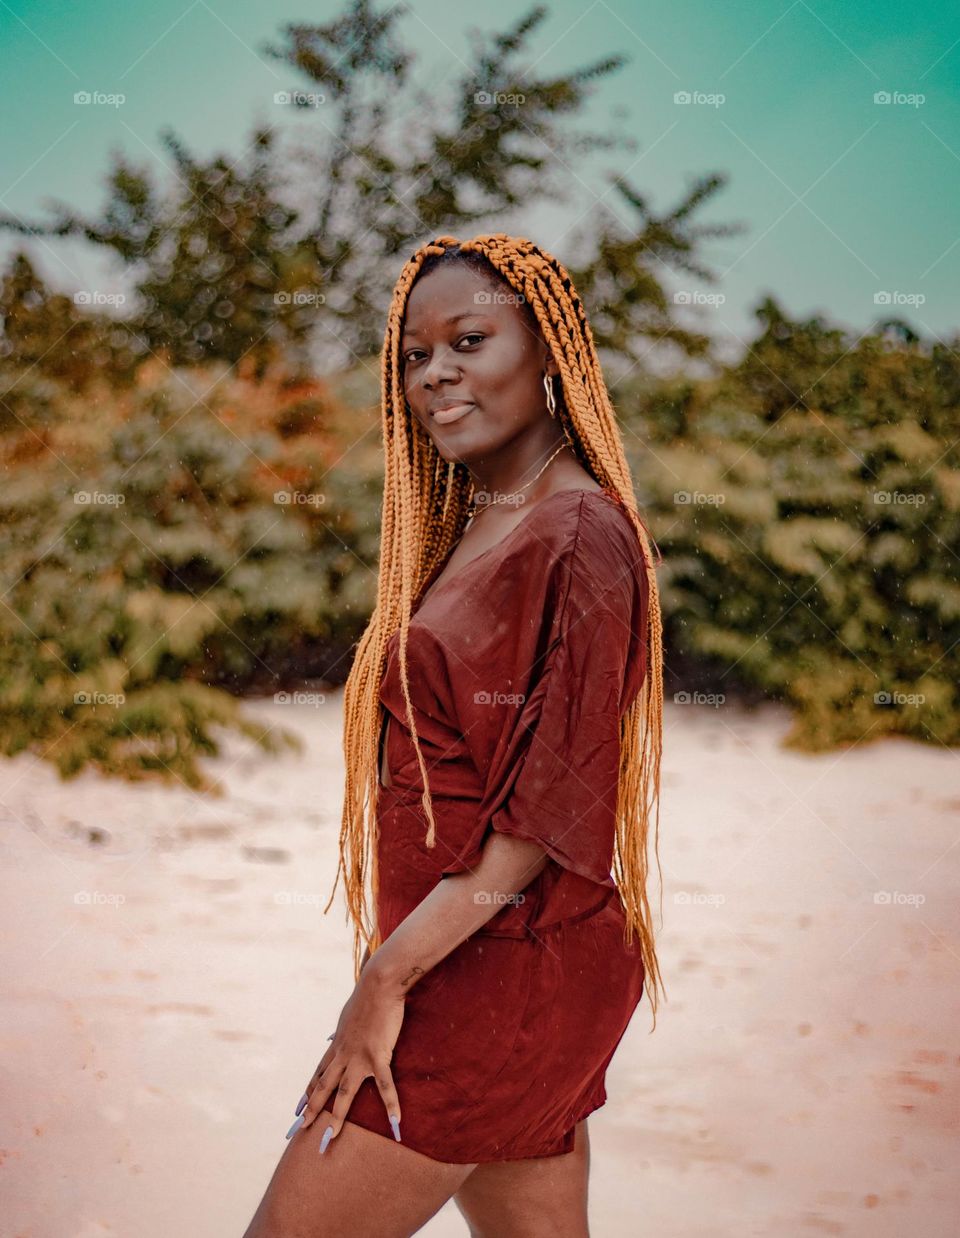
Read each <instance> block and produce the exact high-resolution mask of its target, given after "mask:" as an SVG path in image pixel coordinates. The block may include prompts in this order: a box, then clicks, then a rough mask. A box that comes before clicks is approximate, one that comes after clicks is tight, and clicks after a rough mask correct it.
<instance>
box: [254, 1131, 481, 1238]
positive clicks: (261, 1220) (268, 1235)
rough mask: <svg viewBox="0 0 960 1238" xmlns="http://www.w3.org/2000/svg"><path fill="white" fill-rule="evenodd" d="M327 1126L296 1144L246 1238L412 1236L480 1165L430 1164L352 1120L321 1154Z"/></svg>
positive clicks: (272, 1181)
mask: <svg viewBox="0 0 960 1238" xmlns="http://www.w3.org/2000/svg"><path fill="white" fill-rule="evenodd" d="M321 1125H322V1124H321V1123H319V1122H315V1123H314V1124H313V1125H312V1126H311V1127H310V1129H309V1130H306V1131H298V1132H297V1133H296V1134H295V1135H294V1136H293V1138H292V1139H291V1140H290V1142H289V1144H288V1145H287V1148H286V1151H285V1152H284V1153H283V1155H282V1156H281V1158H280V1163H279V1164H278V1165H277V1167H276V1169H275V1170H274V1173H273V1177H272V1178H271V1179H270V1183H269V1185H268V1187H267V1190H266V1193H265V1194H264V1196H263V1199H262V1200H261V1201H260V1206H259V1207H258V1208H257V1211H256V1213H255V1215H254V1218H253V1220H252V1221H251V1222H250V1224H249V1226H248V1227H247V1231H246V1233H245V1234H244V1238H356V1235H358V1234H363V1235H364V1238H409V1235H411V1234H415V1233H416V1232H417V1230H418V1229H420V1227H421V1226H423V1225H425V1224H426V1222H427V1221H428V1220H429V1219H430V1217H432V1216H433V1215H434V1213H435V1212H438V1211H439V1210H440V1208H442V1207H443V1205H444V1204H445V1203H446V1201H447V1200H448V1199H449V1198H450V1197H451V1195H453V1193H454V1192H455V1191H456V1189H457V1187H458V1186H460V1184H461V1183H462V1182H463V1181H464V1179H465V1178H466V1177H467V1176H468V1175H469V1174H470V1173H471V1171H472V1170H473V1169H474V1168H475V1166H474V1165H453V1164H447V1163H446V1162H444V1161H435V1160H432V1159H431V1158H430V1157H429V1156H424V1155H422V1153H420V1152H414V1150H413V1149H412V1148H405V1147H404V1146H403V1144H402V1143H396V1142H395V1141H394V1140H392V1139H384V1137H383V1136H382V1135H376V1134H374V1133H373V1131H368V1130H366V1129H365V1128H364V1127H362V1126H357V1125H356V1124H355V1123H353V1122H351V1121H350V1120H349V1119H347V1121H346V1122H345V1123H344V1125H343V1129H342V1130H341V1132H340V1134H339V1135H338V1136H337V1138H336V1139H334V1140H333V1141H332V1142H331V1143H330V1145H329V1147H328V1148H327V1150H326V1152H325V1153H324V1154H323V1156H320V1155H319V1152H318V1149H319V1147H320V1138H321V1136H322V1134H323V1131H322V1129H321Z"/></svg>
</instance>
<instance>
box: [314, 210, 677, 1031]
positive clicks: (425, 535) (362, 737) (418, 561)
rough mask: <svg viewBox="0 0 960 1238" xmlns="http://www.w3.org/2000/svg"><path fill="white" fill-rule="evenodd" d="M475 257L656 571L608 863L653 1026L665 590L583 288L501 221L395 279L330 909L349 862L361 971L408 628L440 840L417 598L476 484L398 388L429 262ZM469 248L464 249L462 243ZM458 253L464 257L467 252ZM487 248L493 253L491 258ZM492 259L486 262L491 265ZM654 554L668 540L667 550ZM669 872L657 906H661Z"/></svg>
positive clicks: (370, 937)
mask: <svg viewBox="0 0 960 1238" xmlns="http://www.w3.org/2000/svg"><path fill="white" fill-rule="evenodd" d="M444 255H447V256H448V257H447V260H448V261H449V260H451V259H453V258H456V259H458V260H464V259H465V260H466V261H467V262H469V264H470V265H471V266H473V267H480V268H481V269H485V270H486V271H487V273H489V274H491V275H492V272H490V270H489V268H490V267H492V268H493V271H495V272H496V273H497V274H499V275H500V277H501V278H502V279H503V280H504V281H505V282H506V283H507V284H509V285H510V287H511V288H512V289H513V290H514V291H515V292H517V293H520V294H521V296H522V298H523V302H525V303H526V305H527V306H529V308H530V309H531V310H532V312H533V315H534V317H535V318H536V322H537V324H538V326H539V328H540V330H541V332H542V334H543V338H544V341H545V342H546V344H547V347H548V348H549V349H550V352H551V353H552V355H553V357H554V358H555V360H556V362H557V365H558V367H559V370H560V378H561V384H562V386H561V394H562V398H561V399H558V400H557V417H558V419H559V421H560V424H561V427H562V428H563V430H564V431H565V432H566V434H567V436H568V440H569V441H570V442H571V443H572V445H573V447H574V450H575V452H576V454H577V455H578V456H579V457H580V460H581V462H582V463H583V465H584V467H585V468H586V469H587V471H588V472H589V473H590V475H591V476H592V477H593V478H594V480H595V481H597V482H598V483H599V484H600V485H602V486H605V487H607V488H608V489H611V490H614V491H615V492H616V493H617V494H618V495H619V496H620V498H621V500H622V502H623V504H624V506H625V507H626V509H627V511H628V514H629V516H630V519H631V522H632V523H633V525H634V527H635V529H636V532H637V537H638V539H639V542H640V546H641V550H642V554H643V560H644V564H645V569H646V574H647V581H648V600H649V606H648V616H647V668H646V678H645V680H644V684H643V687H642V689H641V691H640V693H639V695H638V697H637V699H636V700H635V701H634V702H633V704H632V705H631V706H630V708H629V710H628V711H627V712H626V714H625V716H624V718H623V719H622V721H621V728H620V779H619V793H618V803H617V830H616V846H615V849H614V864H613V875H614V880H615V881H616V884H617V888H618V890H619V892H620V896H621V898H622V900H623V905H624V909H625V913H626V921H627V929H626V943H627V944H628V945H629V944H630V943H631V942H632V940H633V936H634V934H635V933H636V934H637V936H638V937H639V939H640V945H641V955H642V958H643V964H644V968H645V971H646V978H645V988H646V990H647V993H648V995H649V997H650V1002H651V1008H652V1011H653V1019H654V1027H655V1026H656V1011H657V1005H658V999H659V995H660V992H661V991H662V990H663V980H662V977H661V974H660V967H659V963H658V961H657V954H656V949H655V943H654V931H653V923H652V915H651V911H650V904H649V901H648V898H647V889H646V886H647V871H648V870H647V854H648V833H649V820H650V816H651V813H652V812H654V810H655V817H654V840H653V841H654V855H655V857H656V860H657V869H658V874H659V873H660V856H659V839H660V804H659V800H660V759H661V752H662V735H663V648H662V620H661V614H660V596H659V591H658V589H657V579H656V571H655V567H654V561H653V556H652V554H651V550H650V539H649V538H648V535H647V531H646V529H645V527H644V525H643V523H642V522H641V520H640V518H639V515H638V513H637V503H636V498H635V496H634V492H633V483H632V480H631V478H630V473H629V469H628V467H627V462H626V457H625V454H624V451H623V444H622V441H621V438H620V432H619V429H618V426H617V421H616V415H615V413H614V410H613V405H612V404H611V401H610V397H609V393H608V392H607V387H606V383H605V381H604V378H603V373H602V371H601V369H600V363H599V361H598V358H597V353H596V349H595V347H594V342H593V334H592V332H591V330H590V325H589V323H588V322H587V317H586V313H585V311H584V308H583V305H582V303H581V301H580V298H579V297H578V296H577V293H576V291H575V290H574V288H573V285H572V281H571V280H570V277H569V275H568V274H567V272H566V271H565V270H564V268H563V266H562V265H561V264H560V263H559V262H558V261H557V260H556V258H554V257H552V256H551V255H550V254H547V253H545V252H544V251H543V250H541V249H539V248H538V247H537V246H536V245H534V244H532V243H531V242H530V241H528V240H526V239H525V238H522V237H511V236H507V235H506V234H505V233H494V234H492V235H484V236H477V237H474V239H473V240H472V241H466V242H460V241H458V240H457V238H455V237H450V236H441V237H438V238H437V239H436V240H434V241H432V242H430V243H429V244H427V245H424V246H422V247H421V248H420V249H418V250H417V252H416V253H415V254H414V255H413V256H412V257H411V258H410V260H409V261H408V262H407V263H406V264H405V265H404V267H403V269H402V271H401V272H400V277H399V279H398V280H397V284H396V287H395V289H394V293H393V299H392V301H391V305H390V310H389V313H388V317H387V327H386V333H385V336H384V346H383V353H382V358H381V414H382V429H383V441H384V449H385V473H384V487H383V508H382V528H381V542H380V569H379V578H378V587H377V603H376V606H375V608H374V612H373V615H372V616H371V619H370V623H369V625H368V626H367V629H366V631H365V632H364V634H363V636H362V637H361V639H360V642H359V644H358V646H357V652H356V657H355V660H354V663H353V668H352V670H351V672H350V675H349V677H348V679H347V683H346V686H345V690H344V724H343V745H344V759H345V765H346V785H345V792H344V804H343V820H342V827H341V831H340V864H339V867H338V870H337V879H336V880H335V881H334V886H333V891H332V892H331V895H330V902H328V904H327V907H326V909H325V910H329V908H330V904H331V903H332V902H333V898H334V895H335V893H336V888H337V882H338V881H339V877H340V873H341V872H342V873H343V875H344V885H345V890H346V899H347V914H348V918H349V919H352V921H353V926H354V975H355V977H357V976H359V972H360V959H361V953H362V948H363V943H364V942H365V943H366V945H367V946H368V947H369V949H370V951H371V953H372V952H373V951H374V950H376V948H377V947H378V946H379V945H380V940H379V934H378V930H377V927H376V925H375V924H374V925H373V927H372V930H371V931H368V929H367V920H368V917H369V908H368V903H367V898H366V876H367V873H368V872H369V873H370V878H371V898H372V902H373V906H374V907H376V899H377V889H378V873H377V864H376V854H377V819H376V806H377V797H378V794H379V786H380V783H379V740H380V731H381V727H382V724H383V707H382V705H381V704H380V700H379V692H380V681H381V678H382V675H383V672H384V667H385V664H386V653H387V641H388V640H389V639H390V637H391V636H392V635H393V633H394V632H399V658H400V662H399V665H400V679H401V684H402V687H403V694H404V699H405V701H406V707H407V715H406V716H407V726H408V728H409V730H410V733H411V736H412V739H413V743H414V748H415V751H416V754H417V761H418V763H419V766H420V772H421V774H422V776H423V786H424V791H423V795H422V798H421V802H422V804H423V808H424V812H425V815H426V818H427V822H428V828H427V834H426V845H427V846H428V847H433V846H434V845H435V843H436V822H435V820H434V816H433V807H432V800H431V797H430V791H429V780H428V776H427V768H426V765H425V763H424V760H423V755H422V753H421V751H420V744H419V739H418V735H417V727H416V720H415V718H414V713H413V705H412V702H411V699H410V687H409V680H408V675H407V633H408V630H409V625H410V617H411V610H412V606H413V602H414V600H415V599H416V598H417V597H418V595H419V591H420V589H421V588H422V587H423V585H424V583H425V582H426V580H427V578H428V577H429V575H430V574H431V572H433V570H434V569H435V568H436V567H437V566H438V565H439V563H440V562H441V560H442V559H443V558H444V557H445V556H446V555H447V554H448V552H449V551H450V550H451V548H452V547H453V545H454V543H455V542H456V541H457V540H458V538H459V537H460V535H461V533H462V532H463V528H464V525H465V523H466V520H467V515H466V509H467V505H468V503H469V502H470V499H471V496H472V484H471V478H470V474H469V472H468V470H467V469H466V467H465V466H464V465H463V464H462V463H460V462H446V461H444V460H443V458H442V457H441V455H440V453H439V452H438V451H437V450H436V448H435V446H434V444H433V442H432V440H431V439H430V437H429V435H428V434H427V433H426V431H425V430H424V429H423V428H422V427H421V426H420V425H419V423H418V422H417V421H416V419H415V418H413V417H412V416H411V414H410V411H409V409H408V407H407V403H406V398H405V394H404V389H403V372H402V365H401V358H400V337H401V333H402V330H403V322H404V316H405V313H406V306H407V299H408V297H409V295H410V291H411V289H412V287H413V284H414V282H415V281H416V279H417V277H418V276H419V275H420V273H421V271H422V269H423V267H424V263H425V262H428V259H432V261H431V262H429V263H428V267H427V269H428V270H429V269H430V268H431V267H432V265H433V264H434V262H435V261H436V259H438V258H443V257H444ZM467 255H469V257H467ZM461 256H462V257H461ZM484 259H485V260H486V263H484V262H483V260H484ZM486 264H489V265H488V266H487V265H486ZM658 562H659V550H658ZM662 893H663V887H662V874H661V918H662Z"/></svg>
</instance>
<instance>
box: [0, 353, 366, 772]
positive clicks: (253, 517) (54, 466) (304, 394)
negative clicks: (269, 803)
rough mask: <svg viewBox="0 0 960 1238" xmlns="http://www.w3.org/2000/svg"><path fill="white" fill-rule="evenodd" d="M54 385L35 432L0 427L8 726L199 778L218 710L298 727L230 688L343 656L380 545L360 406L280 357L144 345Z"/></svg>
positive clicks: (335, 673) (4, 716)
mask: <svg viewBox="0 0 960 1238" xmlns="http://www.w3.org/2000/svg"><path fill="white" fill-rule="evenodd" d="M21 382H22V387H23V390H24V396H25V399H26V400H27V401H30V400H31V398H32V397H33V396H34V395H35V393H36V390H37V388H40V387H42V388H43V389H44V391H45V392H46V393H47V394H48V395H49V388H50V386H51V381H50V380H49V379H40V378H37V377H36V375H35V374H27V373H26V372H25V373H24V374H23V375H22V378H21ZM50 405H51V408H53V409H54V410H56V418H55V419H51V420H50V421H49V422H48V424H46V425H45V427H44V428H43V432H42V434H38V433H37V432H36V431H35V430H33V429H32V428H29V427H22V428H21V427H16V428H15V429H8V430H7V432H6V433H5V434H3V435H2V436H0V452H2V463H3V468H4V473H5V475H6V476H7V477H8V478H9V479H10V480H8V482H7V484H5V486H4V488H3V490H2V492H0V547H2V558H3V563H4V577H5V578H4V606H3V608H2V610H0V648H2V652H0V748H2V750H3V751H4V752H5V753H6V754H8V755H12V754H14V753H16V752H18V751H21V750H22V749H25V748H28V749H31V750H33V751H36V752H38V753H41V754H43V755H44V756H45V757H47V758H48V759H50V760H52V761H54V762H55V763H56V764H57V766H58V768H59V769H60V771H61V773H62V774H64V775H65V776H66V775H70V774H73V773H76V772H77V771H78V770H80V769H81V768H83V767H84V766H85V765H86V764H88V763H92V764H93V765H95V766H96V767H98V768H100V769H102V770H104V771H105V772H113V773H122V774H125V775H127V776H146V775H150V774H159V775H161V776H164V777H176V778H179V779H181V780H182V781H184V782H185V783H187V784H188V785H191V786H207V785H209V784H208V782H207V779H206V777H205V776H204V774H203V773H202V771H201V768H200V766H199V765H198V758H199V757H202V756H204V755H209V754H216V753H217V751H218V745H217V740H216V731H217V730H218V729H221V728H224V727H229V728H231V729H237V730H239V731H240V732H242V733H243V734H245V735H247V736H248V737H249V738H251V739H253V740H255V741H256V742H257V743H260V744H261V745H262V746H264V747H265V748H267V750H273V749H275V747H276V745H277V744H278V743H289V742H292V737H291V736H290V735H289V734H287V733H285V732H280V733H279V734H278V735H273V734H271V733H270V732H269V731H265V730H264V728H262V727H260V726H258V725H257V724H255V723H252V722H250V721H248V720H247V719H246V718H245V717H244V715H243V714H242V713H241V712H240V710H239V709H238V706H237V702H236V701H235V700H234V694H238V693H240V692H242V691H251V690H254V689H256V690H258V691H261V692H262V691H264V690H267V689H269V690H273V691H275V690H277V689H280V688H283V687H285V686H287V685H295V686H297V687H299V686H301V685H302V684H303V682H304V680H309V679H311V678H317V679H319V680H323V681H334V682H336V681H338V680H342V679H343V678H344V677H345V675H346V671H347V669H348V656H347V655H348V652H349V650H350V648H351V646H352V645H353V643H354V642H355V641H356V640H357V638H358V636H359V635H360V633H361V631H362V629H363V626H364V624H365V621H366V619H367V617H368V615H369V613H370V609H371V607H372V605H373V601H374V596H375V589H374V579H375V563H376V552H377V525H378V510H377V505H378V497H377V495H378V485H377V478H376V476H375V475H374V476H372V477H356V476H353V475H352V474H351V471H350V467H349V460H345V459H344V458H343V456H344V451H343V440H344V439H345V438H346V437H347V436H349V437H350V438H351V439H352V438H356V437H357V433H356V432H357V428H358V427H357V423H356V418H355V417H345V410H343V409H342V408H339V407H338V406H337V405H336V403H335V401H334V400H333V399H332V397H331V395H330V393H329V392H328V390H327V389H326V388H325V387H324V386H322V385H321V384H318V383H316V382H310V383H306V382H303V381H301V380H299V379H296V378H291V377H290V376H289V375H287V374H285V373H284V372H283V370H282V369H280V368H278V369H276V370H271V371H268V373H267V374H266V375H265V376H264V377H263V379H262V380H261V381H259V382H255V381H253V377H252V374H251V373H243V372H240V373H237V372H234V371H231V370H228V369H226V368H225V367H223V366H220V367H216V368H214V367H206V368H203V369H199V368H198V369H193V370H189V371H188V370H170V369H168V368H166V367H164V366H162V365H160V364H159V363H156V362H150V363H149V364H148V365H146V366H143V367H141V370H140V371H139V374H138V379H137V383H136V385H135V386H134V387H133V388H132V389H131V390H130V391H128V392H126V393H118V392H117V391H116V390H115V389H113V388H111V387H110V386H109V385H103V386H102V387H101V388H100V389H98V390H96V391H95V392H87V394H86V396H85V398H82V399H81V398H78V397H77V396H76V395H75V394H73V393H71V392H69V391H68V390H67V389H60V390H58V391H57V392H56V398H55V399H53V400H51V401H50ZM334 466H336V467H334Z"/></svg>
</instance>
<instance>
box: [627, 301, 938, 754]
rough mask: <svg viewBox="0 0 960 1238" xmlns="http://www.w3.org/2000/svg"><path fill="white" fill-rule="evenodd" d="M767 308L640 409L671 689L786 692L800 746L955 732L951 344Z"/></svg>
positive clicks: (639, 466) (638, 435)
mask: <svg viewBox="0 0 960 1238" xmlns="http://www.w3.org/2000/svg"><path fill="white" fill-rule="evenodd" d="M757 317H758V318H759V320H760V322H761V325H762V333H761V334H760V336H759V338H758V339H757V340H756V341H755V343H754V344H753V345H752V346H751V348H750V349H749V350H748V352H747V353H746V355H745V356H744V357H743V359H742V360H741V361H740V362H739V363H738V364H736V365H732V366H730V367H728V368H727V369H725V370H724V371H723V372H722V373H721V374H720V375H719V376H718V377H717V378H715V379H713V380H710V381H706V382H699V383H697V382H690V381H674V382H671V383H667V384H664V385H663V386H661V387H659V388H658V389H656V390H654V391H649V390H648V391H647V392H646V393H644V394H643V395H642V396H639V397H638V398H637V400H636V403H635V405H634V407H633V410H632V415H631V417H630V419H629V425H630V430H631V432H630V433H629V435H628V438H629V441H630V443H631V452H632V455H633V460H634V464H635V469H636V473H637V475H638V477H639V478H640V481H641V490H642V491H643V493H644V496H645V508H646V511H647V514H648V517H649V520H650V525H651V531H652V532H653V535H654V537H655V539H656V541H657V544H658V545H659V547H660V551H661V553H662V555H663V558H664V563H663V566H662V568H661V569H660V575H659V580H660V583H661V589H662V593H663V605H664V611H665V615H666V624H667V632H666V634H665V648H666V650H667V661H668V663H671V664H672V667H671V669H672V673H673V681H674V683H673V686H674V688H684V689H689V688H690V687H691V686H692V685H694V684H696V686H698V687H701V688H705V689H708V690H709V691H711V692H714V693H717V692H720V693H730V692H738V693H743V692H747V693H748V694H753V695H757V694H758V693H759V694H762V695H765V696H769V697H773V698H778V699H782V700H784V701H786V702H788V703H789V704H790V705H791V706H793V708H794V710H795V715H794V726H793V730H792V732H791V736H790V740H789V742H790V743H792V744H794V745H796V746H798V747H802V748H807V749H820V748H827V747H830V746H833V745H836V744H855V743H857V742H859V741H861V740H862V739H865V738H877V737H879V736H881V735H893V734H899V735H909V736H912V737H914V738H917V739H922V740H927V741H930V742H939V743H942V744H956V743H958V742H960V695H958V683H960V577H958V567H960V558H958V555H957V550H958V547H960V443H958V442H957V439H956V414H957V408H958V406H960V351H958V349H957V344H958V341H954V342H953V347H951V346H949V345H947V344H941V343H939V342H937V343H934V344H932V345H930V344H926V343H923V342H922V341H920V340H918V338H917V337H916V336H915V335H913V334H912V333H911V332H908V331H903V330H901V329H899V326H900V325H899V324H882V325H881V327H880V328H879V329H877V330H876V331H874V332H873V333H871V334H868V335H865V336H864V337H863V338H861V339H859V340H857V339H853V338H848V337H847V336H846V335H845V334H844V333H843V332H842V331H840V330H837V329H833V328H829V327H828V326H827V324H825V323H824V321H823V320H822V319H820V318H813V319H810V320H809V321H807V322H798V323H794V322H791V321H789V320H788V319H787V317H786V316H785V314H784V313H783V312H782V310H781V309H780V308H779V307H778V306H777V304H776V303H775V302H774V301H772V300H767V301H765V302H764V303H763V304H762V305H761V306H760V307H759V308H758V310H757Z"/></svg>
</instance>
